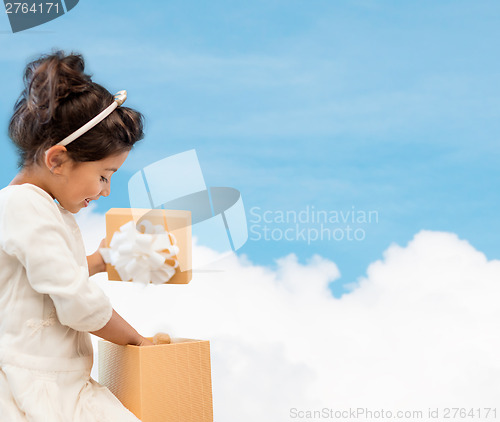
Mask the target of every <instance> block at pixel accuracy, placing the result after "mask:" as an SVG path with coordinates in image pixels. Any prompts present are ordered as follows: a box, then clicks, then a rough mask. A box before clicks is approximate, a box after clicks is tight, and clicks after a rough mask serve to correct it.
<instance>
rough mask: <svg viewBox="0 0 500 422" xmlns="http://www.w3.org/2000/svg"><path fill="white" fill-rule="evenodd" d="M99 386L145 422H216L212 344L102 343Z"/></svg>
mask: <svg viewBox="0 0 500 422" xmlns="http://www.w3.org/2000/svg"><path fill="white" fill-rule="evenodd" d="M98 351H99V383H100V384H102V385H104V386H106V387H108V388H109V389H110V390H111V392H112V393H113V394H114V395H115V396H116V397H117V398H118V399H119V400H120V401H121V402H122V404H123V405H124V406H125V407H126V408H128V409H129V410H130V411H131V412H132V413H134V414H135V415H136V416H137V417H138V418H139V419H140V420H141V421H142V422H174V421H175V422H179V421H182V422H213V404H212V381H211V376H210V343H209V342H208V341H204V340H191V339H172V343H171V344H160V345H157V346H143V347H138V346H119V345H116V344H114V343H110V342H108V341H105V340H99V342H98Z"/></svg>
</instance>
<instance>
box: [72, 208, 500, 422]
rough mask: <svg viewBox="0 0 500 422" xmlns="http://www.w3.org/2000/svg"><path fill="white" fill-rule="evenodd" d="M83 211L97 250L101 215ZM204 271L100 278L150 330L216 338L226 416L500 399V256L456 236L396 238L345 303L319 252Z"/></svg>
mask: <svg viewBox="0 0 500 422" xmlns="http://www.w3.org/2000/svg"><path fill="white" fill-rule="evenodd" d="M85 211H86V215H82V216H78V219H79V223H80V224H81V226H82V231H83V232H84V234H86V235H85V239H86V243H87V244H89V245H92V246H91V247H89V251H93V250H94V249H95V247H97V245H98V243H99V240H100V238H101V237H102V236H101V233H103V232H104V224H103V221H104V220H103V216H99V215H98V214H95V213H93V211H92V209H88V210H85ZM197 253H200V250H199V248H196V247H195V249H194V251H193V255H194V256H196V254H197ZM202 253H204V252H203V251H202ZM206 270H207V271H205V272H197V273H195V274H194V278H193V281H192V282H191V283H190V284H189V285H187V286H186V285H184V286H168V285H167V286H152V285H151V286H148V287H147V288H144V287H142V286H136V285H133V284H130V283H120V282H108V281H106V280H104V279H105V275H99V276H96V279H98V278H99V279H100V281H99V283H100V284H101V286H102V287H103V288H104V289H105V291H106V292H107V293H108V294H109V296H110V297H111V299H112V302H113V304H114V306H115V308H116V309H117V310H118V312H119V313H121V314H122V315H123V316H124V317H125V318H126V319H127V320H128V321H129V322H131V323H132V325H134V326H135V327H136V328H137V329H138V330H139V331H141V332H142V333H143V334H145V335H152V334H154V333H155V332H156V331H168V332H170V333H172V334H173V335H174V336H179V337H192V338H202V339H209V340H210V341H211V346H212V372H213V373H212V377H213V390H214V407H215V412H216V415H215V419H216V420H217V421H219V422H224V421H231V422H232V421H234V420H238V421H241V422H246V421H252V422H253V421H255V420H262V421H277V420H292V419H291V418H290V413H289V412H290V408H292V407H295V408H299V409H306V408H307V409H321V408H323V407H328V408H332V409H344V408H347V407H349V406H351V407H368V408H372V409H381V408H385V409H392V410H397V409H403V410H419V409H421V410H425V411H427V408H428V407H431V406H438V407H441V408H444V407H447V406H448V407H474V408H477V407H481V406H486V407H495V406H497V405H499V404H500V403H499V398H498V397H499V396H500V362H499V356H500V335H499V333H500V322H499V321H500V306H499V304H498V299H499V298H500V282H499V280H500V262H499V261H488V260H487V259H486V257H485V256H484V254H482V253H481V252H479V251H477V250H475V249H474V248H473V247H472V246H471V245H470V244H469V243H467V242H466V241H463V240H460V239H458V237H457V236H456V235H454V234H451V233H441V232H430V231H422V232H420V233H418V234H417V235H416V236H415V237H414V239H413V240H412V241H411V242H410V243H409V244H408V245H407V246H404V247H402V246H398V245H392V246H390V247H389V248H388V249H387V250H386V251H385V253H384V257H383V259H382V260H380V261H377V262H374V263H373V264H371V265H370V266H369V268H368V270H367V276H366V277H365V278H364V279H362V280H360V282H359V283H358V284H357V285H355V286H353V289H352V291H351V292H350V293H349V294H346V295H344V296H343V297H342V298H340V299H336V298H334V297H333V296H331V294H330V292H329V290H328V284H329V283H330V282H331V281H333V280H335V279H337V278H338V277H339V272H338V269H337V266H336V265H335V264H334V263H333V262H331V261H329V260H327V259H324V258H321V257H319V256H314V257H312V258H311V259H310V260H309V261H308V262H307V263H305V264H301V263H299V262H298V260H297V258H296V257H295V256H294V255H289V256H286V257H283V258H280V259H278V260H277V267H276V269H271V268H268V267H263V266H259V265H255V264H253V263H251V262H249V261H248V260H247V259H246V258H245V257H235V256H231V257H228V258H225V259H223V260H221V261H219V262H217V263H215V264H213V265H212V267H211V268H207V269H206ZM208 270H211V271H208ZM216 270H220V271H216ZM422 420H424V419H422ZM475 420H479V419H478V418H475Z"/></svg>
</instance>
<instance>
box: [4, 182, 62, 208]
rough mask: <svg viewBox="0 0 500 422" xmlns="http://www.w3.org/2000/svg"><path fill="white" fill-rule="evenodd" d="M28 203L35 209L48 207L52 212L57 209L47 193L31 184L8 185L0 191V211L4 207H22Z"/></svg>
mask: <svg viewBox="0 0 500 422" xmlns="http://www.w3.org/2000/svg"><path fill="white" fill-rule="evenodd" d="M28 203H29V204H33V205H36V207H37V208H40V207H44V208H45V207H48V208H51V209H53V210H54V211H57V208H58V205H57V204H56V203H55V202H54V200H53V199H52V197H51V196H50V194H49V193H47V192H46V191H45V190H43V189H42V188H40V187H39V186H36V185H33V184H31V183H23V184H22V185H8V186H5V187H4V188H3V189H0V210H1V209H3V208H4V207H6V206H19V207H22V206H23V204H28Z"/></svg>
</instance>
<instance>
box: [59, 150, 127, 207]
mask: <svg viewBox="0 0 500 422" xmlns="http://www.w3.org/2000/svg"><path fill="white" fill-rule="evenodd" d="M127 156H128V151H126V152H123V153H120V154H118V155H112V156H110V157H107V158H104V159H102V160H99V161H88V162H83V163H73V165H72V166H70V167H69V168H68V170H67V171H66V175H65V176H66V177H65V182H64V187H63V188H62V189H60V192H59V194H58V195H57V200H58V201H59V203H60V204H61V206H62V207H64V209H66V210H68V211H70V212H72V213H73V214H75V213H77V212H78V211H80V210H81V209H82V208H85V207H87V206H88V204H89V203H90V201H95V200H97V199H99V198H100V197H101V196H108V195H109V194H110V182H111V175H112V174H113V173H114V172H115V171H117V170H118V169H119V168H120V166H121V165H122V164H123V162H124V161H125V159H126V158H127Z"/></svg>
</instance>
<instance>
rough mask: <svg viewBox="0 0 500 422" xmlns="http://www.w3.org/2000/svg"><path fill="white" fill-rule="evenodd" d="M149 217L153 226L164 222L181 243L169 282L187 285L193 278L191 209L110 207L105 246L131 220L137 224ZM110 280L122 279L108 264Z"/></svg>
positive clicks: (166, 228) (166, 227)
mask: <svg viewBox="0 0 500 422" xmlns="http://www.w3.org/2000/svg"><path fill="white" fill-rule="evenodd" d="M143 218H147V219H148V220H149V221H151V222H152V223H153V224H154V225H158V224H159V225H162V226H164V227H165V230H167V231H169V232H170V233H172V234H173V235H174V236H175V238H176V239H177V245H178V246H179V255H178V256H177V259H178V260H179V267H178V268H177V270H176V273H175V274H174V276H173V277H172V278H171V279H170V280H169V281H168V282H167V283H168V284H187V283H189V282H190V281H191V278H192V270H191V263H192V259H191V243H192V241H191V212H190V211H179V210H163V209H154V210H150V209H140V208H111V209H110V210H109V211H108V212H107V213H106V245H107V246H108V247H109V243H110V242H111V239H112V238H113V234H114V233H115V232H116V231H119V230H120V227H121V226H123V225H124V224H125V223H128V222H129V221H134V222H135V224H136V225H137V224H138V223H140V221H141V219H143ZM106 271H107V272H108V279H109V280H121V278H120V276H119V275H118V273H117V272H116V270H115V268H114V267H113V266H112V265H110V264H106Z"/></svg>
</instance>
